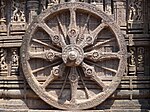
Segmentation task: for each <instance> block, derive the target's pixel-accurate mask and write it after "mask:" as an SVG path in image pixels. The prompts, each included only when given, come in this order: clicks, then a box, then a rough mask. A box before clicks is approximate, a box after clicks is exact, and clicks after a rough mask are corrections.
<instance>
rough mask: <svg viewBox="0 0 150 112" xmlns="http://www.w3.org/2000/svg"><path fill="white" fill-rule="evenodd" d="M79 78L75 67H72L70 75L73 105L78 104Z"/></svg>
mask: <svg viewBox="0 0 150 112" xmlns="http://www.w3.org/2000/svg"><path fill="white" fill-rule="evenodd" d="M78 80H79V76H78V73H77V70H76V68H75V67H72V68H71V70H70V74H69V81H70V85H71V100H70V102H71V103H75V102H76V95H77V87H78Z"/></svg>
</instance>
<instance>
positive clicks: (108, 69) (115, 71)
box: [101, 66, 117, 73]
mask: <svg viewBox="0 0 150 112" xmlns="http://www.w3.org/2000/svg"><path fill="white" fill-rule="evenodd" d="M101 68H103V69H105V70H107V71H110V72H113V73H117V70H114V69H111V68H108V67H104V66H101Z"/></svg>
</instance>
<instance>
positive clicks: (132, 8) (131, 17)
mask: <svg viewBox="0 0 150 112" xmlns="http://www.w3.org/2000/svg"><path fill="white" fill-rule="evenodd" d="M135 17H136V8H135V3H134V1H133V2H131V3H130V5H129V20H134V19H135Z"/></svg>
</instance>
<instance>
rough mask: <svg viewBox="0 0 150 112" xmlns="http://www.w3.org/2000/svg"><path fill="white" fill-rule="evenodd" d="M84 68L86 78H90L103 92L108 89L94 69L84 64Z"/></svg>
mask: <svg viewBox="0 0 150 112" xmlns="http://www.w3.org/2000/svg"><path fill="white" fill-rule="evenodd" d="M81 66H82V68H83V71H84V74H85V76H86V77H90V78H91V80H94V81H95V82H96V83H97V84H98V85H99V86H100V87H101V88H102V90H103V91H104V90H105V89H106V86H105V84H104V83H103V82H102V80H101V79H100V78H99V77H98V76H97V73H96V71H95V69H94V67H92V66H90V65H88V64H86V63H84V62H83V63H82V65H81Z"/></svg>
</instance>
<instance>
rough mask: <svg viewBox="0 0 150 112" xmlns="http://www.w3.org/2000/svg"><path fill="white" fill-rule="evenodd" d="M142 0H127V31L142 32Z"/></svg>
mask: <svg viewBox="0 0 150 112" xmlns="http://www.w3.org/2000/svg"><path fill="white" fill-rule="evenodd" d="M143 4H144V0H129V1H128V7H127V14H128V18H127V19H128V31H129V32H135V33H136V32H143V28H144V24H143V22H144V19H143V17H144V15H143V13H144V10H143V9H144V8H143Z"/></svg>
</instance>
